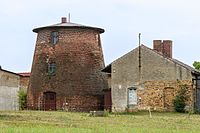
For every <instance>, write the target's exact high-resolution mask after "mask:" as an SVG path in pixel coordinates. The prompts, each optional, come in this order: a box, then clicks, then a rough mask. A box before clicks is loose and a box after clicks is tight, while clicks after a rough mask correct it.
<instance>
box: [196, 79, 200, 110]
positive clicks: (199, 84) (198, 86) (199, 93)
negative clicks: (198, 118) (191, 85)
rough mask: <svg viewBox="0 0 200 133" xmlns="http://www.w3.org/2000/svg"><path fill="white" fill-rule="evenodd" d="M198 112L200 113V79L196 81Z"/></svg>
mask: <svg viewBox="0 0 200 133" xmlns="http://www.w3.org/2000/svg"><path fill="white" fill-rule="evenodd" d="M196 111H197V112H200V79H196Z"/></svg>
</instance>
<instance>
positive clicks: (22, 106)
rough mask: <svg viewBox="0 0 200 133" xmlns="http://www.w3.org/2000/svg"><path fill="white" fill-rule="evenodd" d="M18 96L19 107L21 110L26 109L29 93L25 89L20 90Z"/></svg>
mask: <svg viewBox="0 0 200 133" xmlns="http://www.w3.org/2000/svg"><path fill="white" fill-rule="evenodd" d="M18 97H19V108H20V110H24V109H25V108H26V102H27V101H26V97H27V93H26V92H25V91H23V90H20V91H19V92H18Z"/></svg>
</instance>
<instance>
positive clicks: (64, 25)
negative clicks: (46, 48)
mask: <svg viewBox="0 0 200 133" xmlns="http://www.w3.org/2000/svg"><path fill="white" fill-rule="evenodd" d="M61 20H62V21H61V23H58V24H54V25H49V26H44V27H38V28H35V29H33V32H36V33H38V32H39V31H40V30H43V29H47V28H48V29H49V28H82V29H93V30H96V31H99V32H100V33H104V29H102V28H97V27H92V26H85V25H81V24H76V23H71V22H67V21H66V18H62V19H61Z"/></svg>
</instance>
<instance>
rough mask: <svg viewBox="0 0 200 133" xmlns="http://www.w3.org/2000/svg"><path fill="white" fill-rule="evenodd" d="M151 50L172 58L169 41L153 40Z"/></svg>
mask: <svg viewBox="0 0 200 133" xmlns="http://www.w3.org/2000/svg"><path fill="white" fill-rule="evenodd" d="M153 49H154V50H156V51H157V52H159V53H161V54H163V56H165V57H168V58H172V41H171V40H163V41H162V40H153Z"/></svg>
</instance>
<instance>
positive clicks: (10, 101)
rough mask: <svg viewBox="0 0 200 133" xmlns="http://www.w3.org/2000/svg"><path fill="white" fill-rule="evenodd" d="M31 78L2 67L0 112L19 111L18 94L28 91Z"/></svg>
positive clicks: (0, 73)
mask: <svg viewBox="0 0 200 133" xmlns="http://www.w3.org/2000/svg"><path fill="white" fill-rule="evenodd" d="M29 77H30V73H14V72H11V71H8V70H5V69H3V68H1V67H0V110H19V99H18V92H19V91H20V90H24V91H27V87H28V82H29Z"/></svg>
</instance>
